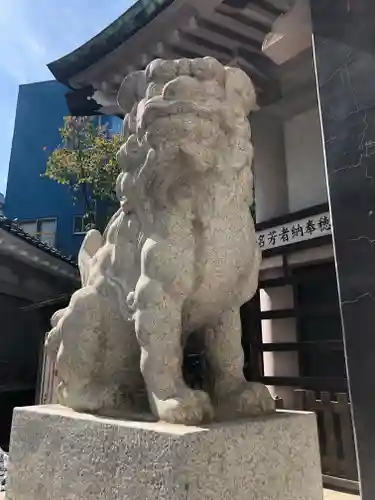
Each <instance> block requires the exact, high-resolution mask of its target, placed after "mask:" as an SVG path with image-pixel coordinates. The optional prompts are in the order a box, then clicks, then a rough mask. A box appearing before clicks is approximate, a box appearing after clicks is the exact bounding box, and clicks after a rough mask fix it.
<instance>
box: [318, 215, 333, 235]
mask: <svg viewBox="0 0 375 500" xmlns="http://www.w3.org/2000/svg"><path fill="white" fill-rule="evenodd" d="M318 226H319V229H320V232H321V233H324V232H325V231H330V230H331V222H330V220H329V217H327V216H326V215H322V217H320V219H319V222H318Z"/></svg>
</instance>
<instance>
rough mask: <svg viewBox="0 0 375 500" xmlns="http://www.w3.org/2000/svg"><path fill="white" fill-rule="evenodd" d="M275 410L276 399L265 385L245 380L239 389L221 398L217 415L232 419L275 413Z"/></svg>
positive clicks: (221, 418)
mask: <svg viewBox="0 0 375 500" xmlns="http://www.w3.org/2000/svg"><path fill="white" fill-rule="evenodd" d="M275 410H276V405H275V400H274V399H273V397H272V396H271V394H270V391H269V390H268V389H267V387H266V386H265V385H263V384H259V383H256V382H244V383H243V384H241V386H240V387H239V388H238V389H236V390H234V391H232V392H230V393H229V394H226V395H225V397H221V398H219V400H218V404H217V406H216V408H215V415H216V419H217V420H228V419H229V420H230V419H233V418H240V417H250V416H256V415H263V414H267V413H273V412H274V411H275Z"/></svg>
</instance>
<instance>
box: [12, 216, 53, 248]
mask: <svg viewBox="0 0 375 500" xmlns="http://www.w3.org/2000/svg"><path fill="white" fill-rule="evenodd" d="M18 225H19V226H20V227H21V228H22V229H23V230H24V231H25V232H26V233H29V234H30V235H31V236H35V237H36V238H39V239H40V240H42V241H43V242H44V243H47V244H48V245H50V246H51V247H53V246H55V240H56V226H57V220H56V219H55V218H48V219H34V220H27V221H21V222H19V223H18Z"/></svg>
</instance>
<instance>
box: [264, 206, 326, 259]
mask: <svg viewBox="0 0 375 500" xmlns="http://www.w3.org/2000/svg"><path fill="white" fill-rule="evenodd" d="M327 234H331V220H330V214H329V212H325V213H323V214H319V215H312V216H310V217H306V218H305V219H299V220H296V221H292V222H288V223H286V224H280V225H279V226H275V227H271V228H268V229H264V230H263V231H259V232H258V233H257V239H258V244H259V246H260V248H261V250H262V251H264V250H270V249H272V248H278V247H283V246H286V245H290V244H292V243H300V242H301V241H308V240H312V239H314V238H319V237H321V236H325V235H327Z"/></svg>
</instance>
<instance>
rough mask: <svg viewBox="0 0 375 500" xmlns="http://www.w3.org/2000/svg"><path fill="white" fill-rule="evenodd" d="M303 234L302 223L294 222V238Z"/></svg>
mask: <svg viewBox="0 0 375 500" xmlns="http://www.w3.org/2000/svg"><path fill="white" fill-rule="evenodd" d="M299 236H301V237H302V236H303V227H302V226H301V224H293V226H292V238H298V237H299Z"/></svg>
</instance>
